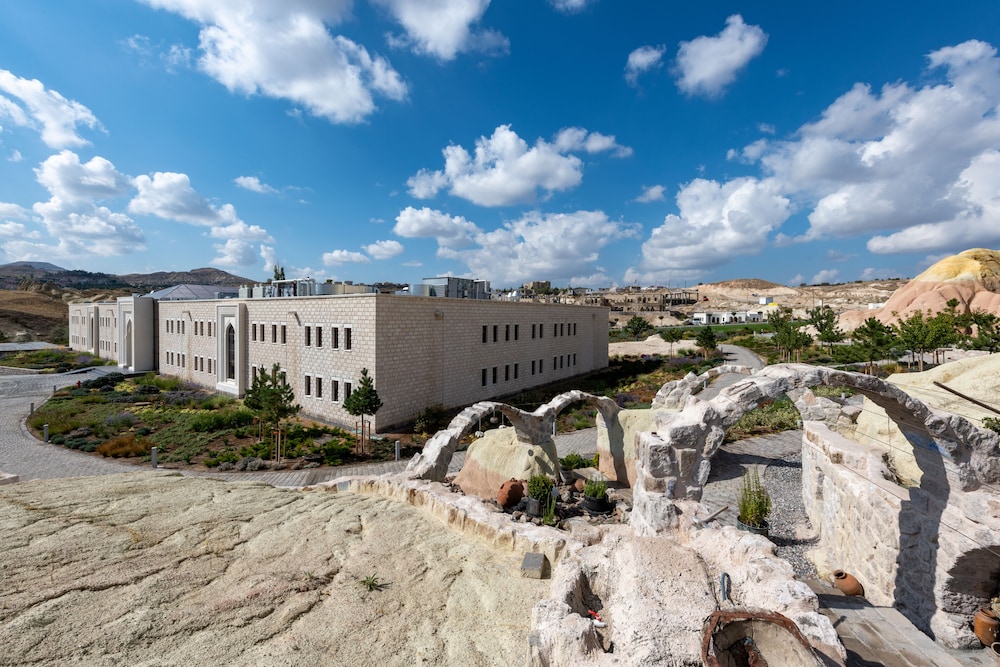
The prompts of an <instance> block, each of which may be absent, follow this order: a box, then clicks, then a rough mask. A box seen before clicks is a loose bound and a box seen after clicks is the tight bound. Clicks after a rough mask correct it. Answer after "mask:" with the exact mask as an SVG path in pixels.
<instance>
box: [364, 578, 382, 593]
mask: <svg viewBox="0 0 1000 667" xmlns="http://www.w3.org/2000/svg"><path fill="white" fill-rule="evenodd" d="M361 585H362V586H364V587H365V590H367V591H368V592H369V593H371V592H372V591H380V590H382V581H381V579H379V576H378V575H377V574H370V575H368V576H367V577H365V578H364V579H362V580H361Z"/></svg>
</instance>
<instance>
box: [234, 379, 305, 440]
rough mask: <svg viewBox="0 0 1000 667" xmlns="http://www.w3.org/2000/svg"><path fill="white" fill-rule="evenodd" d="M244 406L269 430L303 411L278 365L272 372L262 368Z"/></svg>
mask: <svg viewBox="0 0 1000 667" xmlns="http://www.w3.org/2000/svg"><path fill="white" fill-rule="evenodd" d="M243 405H245V406H246V407H248V408H250V410H252V411H253V412H255V413H257V416H258V417H259V418H260V420H261V422H263V423H264V424H265V426H267V428H268V429H269V430H270V429H271V428H273V427H276V426H277V425H278V424H279V423H281V420H283V419H287V418H288V417H291V416H293V415H296V414H298V412H299V410H301V409H302V406H301V405H298V404H297V403H296V402H295V392H294V391H293V390H292V388H291V386H290V385H288V384H286V383H285V381H284V380H283V379H282V376H281V367H280V366H279V365H278V364H274V366H272V367H271V371H270V372H268V371H267V370H265V368H264V367H263V366H261V367H260V371H259V372H258V373H257V377H255V378H254V380H253V384H252V385H251V386H250V389H248V390H247V392H246V394H245V395H244V396H243Z"/></svg>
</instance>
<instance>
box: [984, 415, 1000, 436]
mask: <svg viewBox="0 0 1000 667" xmlns="http://www.w3.org/2000/svg"><path fill="white" fill-rule="evenodd" d="M983 428H988V429H989V430H991V431H996V432H997V433H1000V419H998V418H996V417H984V418H983Z"/></svg>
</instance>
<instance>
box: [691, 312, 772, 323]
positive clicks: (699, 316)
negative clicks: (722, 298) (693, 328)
mask: <svg viewBox="0 0 1000 667" xmlns="http://www.w3.org/2000/svg"><path fill="white" fill-rule="evenodd" d="M767 313H768V311H767V310H746V311H733V310H727V311H719V312H713V313H694V314H692V315H691V321H692V322H694V323H695V324H746V323H748V322H763V321H765V320H766V319H767Z"/></svg>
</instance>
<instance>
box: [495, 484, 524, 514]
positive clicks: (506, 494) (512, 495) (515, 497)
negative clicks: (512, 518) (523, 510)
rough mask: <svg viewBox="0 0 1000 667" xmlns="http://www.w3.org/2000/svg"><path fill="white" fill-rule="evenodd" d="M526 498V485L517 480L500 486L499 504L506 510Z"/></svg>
mask: <svg viewBox="0 0 1000 667" xmlns="http://www.w3.org/2000/svg"><path fill="white" fill-rule="evenodd" d="M523 497H524V485H523V484H521V483H520V482H519V481H517V480H516V479H511V480H508V481H506V482H504V483H503V484H501V485H500V492H499V493H498V494H497V503H499V504H500V507H502V508H504V509H509V508H511V507H513V506H514V505H516V504H518V503H519V502H521V498H523Z"/></svg>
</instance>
